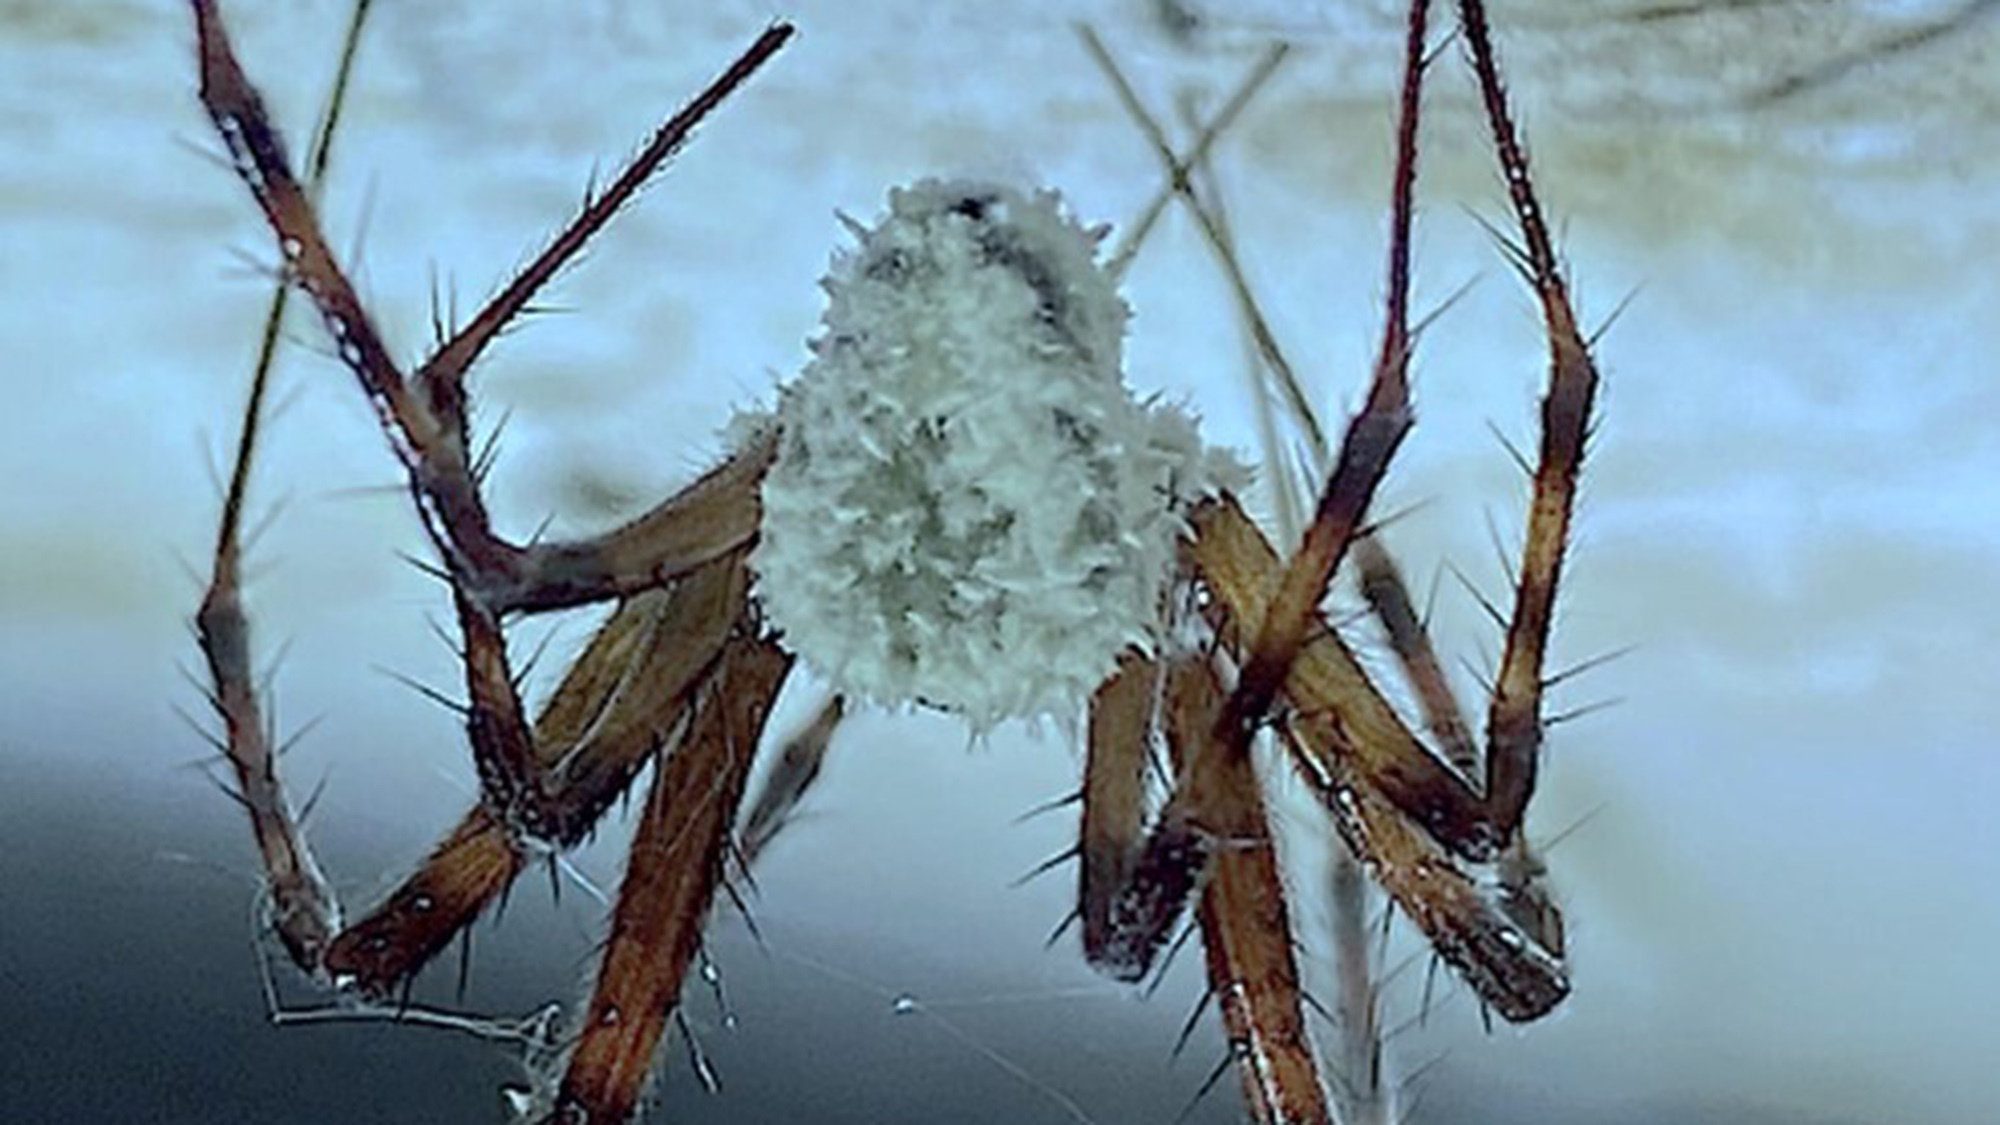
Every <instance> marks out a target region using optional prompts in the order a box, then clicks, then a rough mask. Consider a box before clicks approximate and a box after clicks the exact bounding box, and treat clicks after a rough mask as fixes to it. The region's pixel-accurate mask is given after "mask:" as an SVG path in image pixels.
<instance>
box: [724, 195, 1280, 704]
mask: <svg viewBox="0 0 2000 1125" xmlns="http://www.w3.org/2000/svg"><path fill="white" fill-rule="evenodd" d="M851 225H852V226H853V227H854V230H855V232H856V234H857V236H858V237H859V240H860V245H859V246H858V247H857V248H856V249H855V250H853V251H852V252H845V253H840V254H837V255H836V256H835V259H834V263H833V268H832V272H831V275H830V276H829V277H828V278H827V279H826V281H825V282H824V287H825V289H826V291H827V295H828V298H829V299H828V304H827V310H826V314H825V317H824V321H823V326H824V332H823V334H822V335H821V336H820V337H818V338H817V339H816V340H814V341H813V344H812V350H813V353H814V358H813V360H812V362H811V363H809V364H808V365H807V366H806V369H805V370H804V371H803V372H802V373H801V374H800V375H799V377H798V378H797V379H796V380H795V381H793V382H792V383H791V384H790V385H789V386H787V387H786V388H784V390H783V391H782V393H781V396H780V400H779V405H778V413H777V425H778V426H779V427H780V428H781V430H782V438H781V440H780V443H779V451H778V456H777V460H776V462H775V463H774V464H773V465H772V467H771V470H770V473H769V475H768V476H767V478H766V480H765V483H764V524H763V531H762V539H761V542H760V543H759V545H758V547H757V550H756V552H755V554H754V555H753V556H752V559H751V563H752V566H753V567H754V569H755V570H756V572H757V575H758V585H759V591H760V594H761V596H762V600H763V604H764V607H765V610H766V612H767V614H768V615H769V617H770V619H771V621H772V622H773V623H774V624H775V625H776V626H777V627H778V628H779V629H781V630H782V631H783V632H784V638H785V643H786V644H787V645H788V646H789V647H791V648H792V649H793V651H795V652H796V653H798V654H799V655H800V656H801V657H803V658H804V659H805V660H806V661H807V662H808V663H809V664H811V665H813V666H814V667H815V668H816V669H818V671H819V672H820V673H821V674H822V675H824V676H825V677H826V678H827V679H828V680H829V681H830V682H831V683H832V684H833V685H834V686H835V687H836V688H838V689H839V690H841V691H844V692H847V693H849V694H851V695H854V696H858V697H862V698H866V699H871V700H874V701H876V702H877V703H882V704H888V705H892V706H894V705H903V704H908V703H920V704H924V705H928V706H933V707H938V708H941V709H944V710H948V711H952V712H956V713H958V714H961V715H963V716H964V717H965V718H966V719H967V720H968V721H970V722H971V724H972V725H973V726H974V727H975V728H980V729H984V728H986V727H989V726H991V725H993V724H994V723H997V722H999V721H1001V720H1003V719H1006V718H1010V717H1015V716H1040V715H1053V716H1057V717H1063V718H1067V717H1069V716H1071V715H1073V714H1074V713H1075V708H1076V706H1077V705H1078V704H1079V703H1080V702H1081V700H1082V699H1083V698H1085V696H1086V695H1087V694H1088V693H1089V692H1090V691H1091V690H1092V689H1093V688H1095V687H1096V686H1097V684H1098V683H1100V682H1101V681H1102V680H1103V679H1104V678H1105V677H1106V676H1107V675H1108V674H1109V673H1110V671H1111V669H1112V666H1113V664H1114V663H1115V662H1116V660H1117V657H1118V654H1119V652H1120V651H1121V650H1123V649H1124V648H1125V647H1126V646H1128V645H1138V646H1140V647H1142V648H1151V647H1152V646H1153V645H1154V644H1155V643H1156V642H1157V641H1158V640H1159V639H1160V632H1161V629H1162V626H1161V624H1160V620H1161V610H1160V607H1161V603H1162V600H1163V598H1162V595H1163V593H1164V591H1165V588H1166V585H1167V582H1168V580H1169V578H1170V577H1171V575H1172V572H1173V569H1174V554H1175V542H1176V539H1177V538H1178V536H1179V535H1180V533H1181V530H1182V526H1183V524H1182V520H1181V512H1182V510H1183V509H1184V508H1185V506H1186V504H1187V502H1188V501H1190V500H1191V499H1193V498H1195V497H1198V496H1200V495H1202V494H1204V493H1206V492H1209V491H1212V490H1213V489H1216V488H1219V487H1222V486H1223V485H1226V484H1233V483H1236V479H1237V478H1238V477H1239V476H1240V474H1241V470H1240V469H1239V468H1238V467H1237V466H1236V465H1235V463H1234V462H1233V461H1231V460H1230V459H1229V458H1227V457H1225V456H1222V455H1219V454H1213V453H1210V452H1208V451H1207V450H1205V449H1204V447H1203V446H1202V444H1201V439H1200V437H1199V435H1198V434H1197V433H1196V431H1195V425H1194V421H1193V420H1192V419H1191V418H1190V417H1188V415H1187V414H1186V413H1184V412H1183V411H1181V410H1179V409H1176V408H1174V407H1171V406H1166V405H1161V404H1157V403H1147V404H1142V403H1139V402H1136V401H1134V400H1133V398H1132V396H1131V394H1130V392H1129V391H1127V390H1126V388H1125V385H1124V381H1123V377H1122V375H1121V371H1120V353H1121V347H1122V343H1123V337H1124V333H1125V322H1126V317H1127V310H1126V307H1125V303H1124V301H1123V300H1122V299H1121V298H1120V297H1119V296H1118V293H1117V291H1116V289H1115V288H1114V287H1113V285H1112V283H1111V280H1110V278H1109V277H1108V276H1107V275H1106V274H1105V273H1104V271H1103V270H1102V269H1100V268H1099V267H1098V265H1097V263H1096V242H1097V239H1096V238H1095V237H1093V236H1092V235H1090V234H1088V233H1086V232H1085V231H1084V230H1083V229H1082V228H1081V227H1079V226H1078V225H1077V224H1076V223H1075V222H1074V221H1073V220H1071V219H1070V218H1068V217H1067V216H1066V215H1064V214H1063V212H1062V210H1061V208H1060V204H1059V201H1058V199H1057V197H1056V196H1055V195H1054V193H1050V192H1043V193H1038V194H1035V195H1032V196H1031V195H1027V194H1024V193H1022V192H1019V191H1015V190H1013V189H1010V188H1004V187H996V186H992V185H988V184H979V183H964V182H940V181H934V180H928V181H924V182H922V183H919V184H917V185H915V186H913V187H909V188H904V189H899V190H896V191H893V192H891V193H890V197H889V214H888V216H887V217H886V218H885V219H884V220H883V221H882V222H881V224H880V225H878V226H876V227H874V228H872V229H864V228H861V227H860V226H858V225H855V224H851Z"/></svg>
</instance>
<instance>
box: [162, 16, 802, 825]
mask: <svg viewBox="0 0 2000 1125" xmlns="http://www.w3.org/2000/svg"><path fill="white" fill-rule="evenodd" d="M191 3H192V5H193V8H194V12H195V19H196V28H197V33H198V39H199V55H200V60H201V97H202V102H203V104H204V105H205V106H206V107H207V109H208V112H209V115H210V117H211V118H212V119H213V120H214V122H215V125H216V128H217V130H218V132H219V133H220V134H221V135H222V138H223V140H224V142H225V143H226V144H227V145H228V147H229V150H230V153H231V156H232V157H233V158H234V160H235V162H236V168H237V172H238V174H239V176H240V177H241V178H242V179H243V181H244V183H245V184H246V185H247V186H248V187H249V188H250V191H251V194H252V195H253V196H255V198H256V199H257V202H258V204H259V206H260V207H261V208H262V209H263V211H264V214H265V217H266V219H267V220H268V221H269V223H270V226H271V228H272V230H273V232H274V233H275V234H276V236H277V238H278V242H279V245H280V247H281V249H282V250H283V252H284V256H285V259H286V268H287V269H288V270H289V271H290V274H291V276H292V277H293V278H294V279H295V281H296V283H297V284H298V285H299V286H300V287H301V288H303V289H304V290H305V291H306V292H307V294H308V295H309V296H311V297H312V299H313V301H314V302H315V304H316V305H317V306H318V308H319V311H320V315H321V319H322V320H323V321H324V322H325V323H326V326H327V330H328V332H329V333H330V334H331V335H332V336H333V338H334V341H335V344H336V345H337V349H338V352H339V355H340V358H341V360H342V362H343V363H344V364H345V365H346V366H347V367H348V368H349V369H350V370H352V371H353V372H354V374H355V376H356V377H357V379H358V380H359V381H360V383H361V385H362V388H363V390H364V391H365V392H366V393H367V395H368V397H369V399H370V401H371V402H372V403H373V404H374V405H375V408H376V412H377V414H378V415H379V416H380V420H381V422H382V425H383V428H384V431H385V432H386V433H387V435H388V437H389V439H390V445H391V446H392V447H393V448H394V450H395V452H396V454H397V457H398V459H399V460H400V461H401V462H402V464H403V466H404V469H405V471H406V473H407V475H408V477H409V485H410V490H411V493H412V496H413V497H414V499H415V500H416V503H417V508H418V512H419V514H420V515H421V517H422V519H423V523H424V527H425V529H426V532H427V533H428V534H429V535H430V537H431V539H432V541H433V543H434V544H435V545H436V547H437V549H438V551H439V553H440V555H441V556H442V557H443V559H444V561H445V564H446V571H447V573H448V575H449V577H450V579H451V585H452V593H453V601H454V603H455V608H456V610H457V612H458V617H459V625H460V629H461V632H462V633H463V636H464V662H465V671H466V687H467V694H468V697H469V698H468V705H467V721H466V728H467V734H468V737H469V740H470V741H471V743H472V747H473V755H474V758H475V760H476V762H477V763H478V766H479V774H480V782H481V789H482V793H483V795H484V798H485V800H486V803H487V805H488V806H489V807H490V808H491V809H492V810H493V812H494V813H495V815H496V817H497V818H498V819H499V820H500V821H501V822H502V823H503V824H505V825H506V826H507V827H508V828H509V830H510V831H515V832H519V833H523V834H525V835H529V836H546V835H548V834H549V832H550V831H551V830H552V828H553V827H554V826H553V825H552V824H551V823H550V818H551V816H552V815H554V812H555V810H553V809H552V807H551V803H550V802H551V794H550V792H549V789H548V780H547V778H545V777H544V776H543V771H542V769H541V768H540V763H539V760H538V756H537V754H536V751H535V747H534V742H533V737H532V734H531V732H530V730H529V727H528V723H527V720H526V718H525V715H524V712H523V708H522V706H521V702H520V698H519V696H518V695H517V694H516V692H515V689H514V681H513V675H512V672H511V670H510V669H509V666H508V659H507V652H506V640H505V635H504V632H503V620H504V618H505V616H506V615H507V614H508V613H510V612H513V611H516V610H519V609H524V608H538V609H548V608H558V607H561V606H567V605H576V604H582V603H583V602H586V601H590V600H597V599H602V598H605V597H609V596H613V595H615V594H618V593H621V592H627V591H631V590H636V589H639V588H643V587H644V586H646V585H649V584H657V583H658V582H661V581H665V580H666V579H667V578H670V577H671V576H672V575H673V574H674V573H678V572H679V570H677V569H676V568H679V569H685V567H686V566H687V565H694V564H698V563H699V562H702V561H705V560H707V559H709V558H713V557H716V556H717V555H718V554H722V553H726V552H727V551H729V550H732V549H734V548H735V547H736V546H739V545H740V544H741V543H742V542H744V541H745V540H747V539H748V538H749V537H750V536H751V535H753V534H754V532H755V528H756V525H757V505H756V487H755V486H756V481H757V479H758V477H759V476H760V475H761V473H762V469H763V466H764V464H765V463H766V462H767V461H768V458H769V456H770V450H771V446H772V443H771V441H770V440H768V439H767V440H765V441H763V442H760V443H757V444H755V445H753V446H752V447H751V448H750V449H747V450H745V451H743V452H742V453H740V454H739V455H738V456H737V457H736V458H734V459H732V460H731V461H730V462H728V463H726V464H725V465H724V466H722V467H721V468H719V469H717V470H716V471H715V472H713V473H711V474H710V475H709V477H707V478H704V479H703V480H702V481H697V482H696V484H695V485H694V486H692V487H691V488H690V489H688V490H686V491H684V492H683V493H682V494H681V496H679V497H676V498H675V499H673V500H670V501H668V503H666V504H664V505H662V506H661V507H660V508H658V509H656V510H655V511H654V512H653V513H651V514H649V515H647V516H644V517H641V518H640V519H639V520H638V521H635V522H634V523H633V524H630V525H627V527H625V528H621V529H618V530H617V531H614V532H612V533H610V534H609V535H606V536H600V537H598V538H596V539H594V540H588V541H585V542H583V543H576V544H537V545H533V546H529V547H520V546H517V545H515V544H512V543H509V542H507V541H505V540H503V539H501V538H500V537H499V536H497V535H496V534H495V533H494V532H493V530H492V525H491V520H490V519H489V517H488V514H487V511H486V508H485V503H484V500H483V499H482V498H481V496H480V493H479V487H478V479H477V474H475V473H474V472H473V471H472V468H471V462H470V458H469V457H468V453H467V445H468V442H467V428H468V427H467V409H466V406H467V403H466V398H465V394H464V384H463V376H464V373H465V370H466V369H467V367H469V365H470V364H471V362H472V361H473V359H475V358H476V357H477V355H478V354H479V353H480V352H481V351H482V350H483V349H484V347H485V346H486V344H487V342H489V341H490V340H491V339H492V338H493V336H494V335H495V334H497V333H498V332H499V331H500V330H502V329H504V328H505V326H506V325H507V324H508V323H510V322H511V321H512V320H513V319H514V318H515V317H516V316H518V315H519V313H520V312H521V310H522V309H523V308H525V307H526V305H527V302H528V301H529V300H530V299H531V298H532V296H533V295H534V293H535V292H536V291H537V290H538V289H539V287H540V286H541V285H542V284H544V283H546V281H547V280H548V279H549V278H550V277H552V276H554V274H555V273H556V272H557V271H558V270H559V269H560V268H561V266H562V265H563V264H564V263H565V262H566V261H568V260H569V259H570V258H571V257H573V256H574V255H575V254H576V253H577V252H578V251H579V250H580V249H582V247H583V245H584V244H585V242H586V241H587V240H588V239H589V238H590V236H591V235H592V234H594V233H596V231H597V230H599V229H601V228H602V226H603V225H604V224H605V223H606V222H607V221H608V220H609V219H610V217H611V215H612V214H613V213H614V212H615V211H616V210H617V209H618V208H619V207H620V206H621V205H622V204H623V203H624V202H625V201H626V200H627V199H629V198H630V197H631V196H632V195H633V194H634V193H635V192H636V191H637V190H638V188H639V187H640V186H642V185H643V184H644V182H645V181H646V180H647V179H648V178H649V177H650V176H651V174H652V173H653V172H654V171H655V170H657V168H658V167H659V166H660V165H661V164H662V163H663V162H664V161H665V160H666V159H667V158H668V157H669V156H671V155H672V154H673V152H674V151H676V150H677V149H678V148H679V147H680V145H681V144H683V143H684V142H685V140H686V138H687V136H688V134H689V133H690V132H691V131H692V130H693V128H694V126H695V125H696V124H697V123H698V122H699V121H700V120H701V119H702V118H703V117H704V116H705V115H706V114H707V113H708V112H709V111H711V110H712V109H714V108H715V107H716V106H717V105H719V104H720V102H721V101H722V100H723V99H724V98H725V97H727V96H728V94H729V93H730V92H731V91H733V90H734V89H735V88H736V87H738V86H740V85H741V84H742V83H743V82H744V81H745V80H746V79H748V78H749V76H750V75H751V74H752V73H754V72H755V71H756V69H757V68H758V67H759V66H761V65H762V64H763V63H764V62H765V61H767V60H768V59H769V58H770V57H771V56H772V55H773V54H775V53H776V52H777V50H778V49H779V48H780V47H782V46H783V45H784V43H785V41H786V40H787V39H789V38H790V36H791V28H790V27H789V26H786V25H782V24H781V25H777V26H774V27H772V28H770V29H769V30H767V31H766V32H765V33H764V34H763V35H762V36H760V37H759V38H758V40H757V41H756V42H755V43H753V44H752V45H751V47H750V48H749V49H748V50H747V51H746V52H745V53H744V54H743V56H742V57H741V58H739V59H738V60H737V61H736V63H735V64H734V65H732V66H731V67H730V68H729V69H728V70H727V71H725V72H724V73H723V75H721V76H720V77H719V78H718V79H716V81H715V82H714V83H713V84H711V86H710V87H709V88H708V89H707V90H706V91H704V92H703V93H702V94H701V95H700V96H698V97H697V98H696V99H695V101H694V102H692V103H691V104H690V105H689V106H688V107H687V108H686V109H685V110H683V111H682V112H681V113H679V114H676V115H675V116H674V117H673V118H671V119H670V120H669V121H668V122H667V123H666V124H665V125H663V126H661V128H660V129H659V130H658V131H657V132H656V133H655V135H654V137H653V139H652V141H651V142H650V143H649V144H648V145H647V146H646V147H645V149H643V150H642V151H641V152H640V154H639V155H638V157H637V158H635V160H634V161H633V162H632V164H631V165H630V166H629V167H628V168H627V169H626V170H625V171H624V172H623V173H621V174H620V175H619V176H618V178H617V179H616V180H615V181H614V182H613V184H612V186H611V187H610V188H609V189H608V190H607V191H606V192H605V193H604V194H603V195H602V196H600V197H598V198H596V199H593V200H592V201H590V202H589V203H588V204H587V205H586V206H585V207H584V209H583V211H582V213H581V214H579V215H578V217H577V219H576V220H575V222H573V223H572V224H571V225H570V227H569V228H568V229H566V230H565V231H563V232H562V234H560V235H559V236H558V237H557V238H556V240H555V241H554V242H553V243H552V244H551V246H550V248H549V250H548V251H547V252H545V253H544V254H543V255H541V256H540V257H539V258H538V259H537V260H536V261H535V262H534V263H532V264H531V266H530V267H529V269H528V270H527V271H524V273H523V274H522V275H521V276H520V277H518V278H516V279H515V282H514V283H512V284H510V285H509V286H507V288H506V289H505V290H503V291H502V293H501V294H500V296H499V297H498V298H496V299H495V300H494V301H493V302H492V303H490V304H489V305H488V306H487V308H486V309H485V310H484V311H482V312H481V314H480V315H478V316H477V317H475V318H474V320H473V322H472V323H471V324H470V325H468V326H467V328H466V329H465V330H464V331H462V332H460V333H459V334H458V335H457V336H456V337H455V338H454V339H453V340H451V341H449V342H447V343H446V344H444V345H443V347H442V348H441V349H440V358H439V359H437V360H434V361H433V362H432V363H429V364H426V365H425V367H424V368H423V369H422V374H423V378H421V379H420V380H417V381H415V382H413V381H411V380H409V379H406V378H405V377H404V375H403V373H402V371H401V370H400V369H399V368H398V367H397V365H396V363H395V361H394V360H393V359H391V358H390V356H389V353H388V350H387V348H386V347H385V346H384V345H383V342H382V340H381V337H380V334H379V333H378V332H377V331H376V329H375V327H374V323H373V320H372V318H371V317H370V316H369V315H368V313H367V310H366V309H365V307H364V306H363V305H362V303H361V300H360V298H359V296H358V295H357V294H356V293H355V291H354V288H353V286H352V284H351V283H350V282H349V281H348V279H347V277H346V275H345V274H344V273H343V272H342V271H341V269H340V267H339V265H338V263H337V262H336V261H335V259H334V257H333V254H332V252H331V250H330V249H329V247H328V245H327V242H326V239H325V237H324V234H323V232H322V230H321V228H320V225H319V220H318V217H317V215H316V213H315V211H314V208H313V206H312V203H311V201H310V199H308V198H307V196H306V195H305V193H304V192H303V191H302V190H301V189H300V187H299V185H298V182H297V181H296V180H295V179H294V178H293V175H292V173H291V170H290V165H289V160H288V158H287V156H286V154H285V147H284V141H283V138H282V137H281V136H280V135H279V133H278V131H277V130H276V128H275V127H274V126H273V125H272V124H271V122H270V119H269V115H268V114H267V113H266V111H265V109H264V106H263V101H262V98H261V97H260V96H259V94H258V93H257V91H256V89H255V88H254V87H253V86H252V85H251V83H250V81H249V79H248V78H247V77H246V76H245V75H244V73H243V70H242V67H241V66H240V64H239V63H238V62H237V60H236V57H235V55H234V52H233V51H232V49H231V47H230V44H229V39H228V35H227V31H226V28H225V27H224V25H223V22H222V18H221V15H220V13H219V12H218V10H217V9H216V6H215V3H214V0H191ZM732 513H733V514H732ZM614 568H615V569H614Z"/></svg>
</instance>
